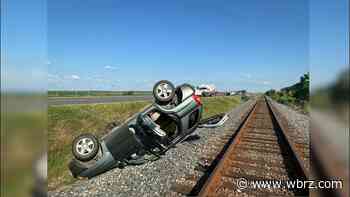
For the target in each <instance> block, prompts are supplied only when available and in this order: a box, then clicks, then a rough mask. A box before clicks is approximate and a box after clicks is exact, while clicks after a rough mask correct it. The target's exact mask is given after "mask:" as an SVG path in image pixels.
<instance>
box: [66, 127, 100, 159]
mask: <svg viewBox="0 0 350 197" xmlns="http://www.w3.org/2000/svg"><path fill="white" fill-rule="evenodd" d="M99 148H100V143H99V141H98V139H97V138H96V137H95V136H94V135H92V134H89V133H86V134H81V135H79V136H78V137H76V138H75V139H74V140H73V144H72V153H73V156H74V157H75V158H76V159H77V160H79V161H90V160H91V159H93V158H94V157H95V156H96V155H97V153H98V150H99Z"/></svg>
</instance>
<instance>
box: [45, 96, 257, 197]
mask: <svg viewBox="0 0 350 197" xmlns="http://www.w3.org/2000/svg"><path fill="white" fill-rule="evenodd" d="M253 104H254V101H252V100H250V101H247V102H245V103H243V104H241V105H239V106H237V107H236V108H234V109H233V110H232V111H230V112H229V117H230V119H229V120H227V121H226V123H225V124H224V125H223V127H220V128H213V129H208V128H198V129H197V131H196V132H195V133H194V135H196V134H197V135H198V136H199V139H197V140H193V141H184V142H182V143H180V144H178V145H177V146H176V147H175V148H172V149H170V150H169V151H168V152H167V153H166V154H165V155H164V156H163V157H162V158H161V159H159V160H157V161H154V162H148V163H146V164H143V165H139V166H127V167H125V168H124V169H119V168H115V169H113V170H110V171H108V172H106V173H104V174H101V175H99V176H97V177H94V178H92V179H90V180H79V181H77V182H75V183H73V184H71V185H68V186H64V187H61V188H58V189H56V190H54V191H49V192H48V195H49V196H129V197H130V196H164V195H165V194H168V193H170V192H171V186H172V185H173V184H174V182H175V180H176V179H177V178H181V177H183V176H185V175H186V174H189V173H194V168H195V166H196V165H197V162H198V161H199V159H200V157H201V155H202V152H203V147H204V145H205V144H206V143H207V141H208V139H209V138H211V137H217V136H220V134H223V132H222V131H223V130H225V129H233V128H234V127H237V126H238V122H239V120H240V117H239V116H240V115H241V113H242V112H243V111H247V110H249V109H250V108H251V107H252V106H253ZM67 170H68V169H67Z"/></svg>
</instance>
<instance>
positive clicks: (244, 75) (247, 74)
mask: <svg viewBox="0 0 350 197" xmlns="http://www.w3.org/2000/svg"><path fill="white" fill-rule="evenodd" d="M241 76H242V77H244V78H247V79H251V78H252V74H250V73H241Z"/></svg>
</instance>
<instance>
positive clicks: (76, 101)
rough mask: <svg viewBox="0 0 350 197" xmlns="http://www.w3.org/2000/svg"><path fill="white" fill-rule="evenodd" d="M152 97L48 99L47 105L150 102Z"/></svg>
mask: <svg viewBox="0 0 350 197" xmlns="http://www.w3.org/2000/svg"><path fill="white" fill-rule="evenodd" d="M152 99H153V96H152V95H142V96H106V97H78V98H68V97H61V98H60V97H53V98H51V97H49V98H48V105H74V104H97V103H113V102H125V101H151V100H152Z"/></svg>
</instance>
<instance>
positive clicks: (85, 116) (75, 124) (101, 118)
mask: <svg viewBox="0 0 350 197" xmlns="http://www.w3.org/2000/svg"><path fill="white" fill-rule="evenodd" d="M202 100H203V105H204V114H203V116H204V118H205V117H208V116H210V115H213V114H216V113H221V112H226V111H228V110H230V109H232V108H233V107H235V106H237V105H238V104H239V103H240V102H241V100H240V97H212V98H203V99H202ZM150 103H151V102H150V101H140V102H123V103H114V104H90V105H70V106H67V105H66V106H49V107H48V147H49V150H48V183H49V184H48V186H49V189H54V188H57V187H59V186H62V185H65V184H68V183H72V182H74V179H73V178H72V177H71V176H70V174H69V171H68V168H67V166H68V162H69V160H70V159H71V158H72V154H71V142H72V141H73V138H74V137H75V136H77V135H79V134H81V133H86V132H91V133H93V134H95V135H96V136H98V137H101V136H103V135H104V134H106V133H107V132H108V131H109V129H108V125H110V123H112V122H115V121H117V122H119V123H120V122H123V121H125V120H126V119H127V118H129V117H130V116H132V115H133V114H135V113H136V112H138V111H140V110H141V109H142V108H144V107H145V106H147V105H149V104H150Z"/></svg>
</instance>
